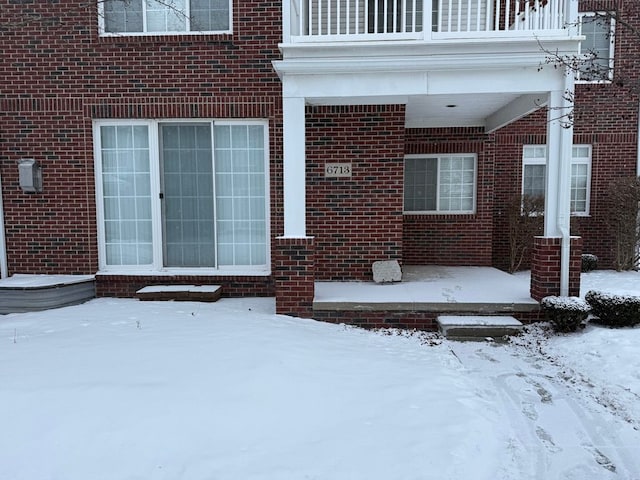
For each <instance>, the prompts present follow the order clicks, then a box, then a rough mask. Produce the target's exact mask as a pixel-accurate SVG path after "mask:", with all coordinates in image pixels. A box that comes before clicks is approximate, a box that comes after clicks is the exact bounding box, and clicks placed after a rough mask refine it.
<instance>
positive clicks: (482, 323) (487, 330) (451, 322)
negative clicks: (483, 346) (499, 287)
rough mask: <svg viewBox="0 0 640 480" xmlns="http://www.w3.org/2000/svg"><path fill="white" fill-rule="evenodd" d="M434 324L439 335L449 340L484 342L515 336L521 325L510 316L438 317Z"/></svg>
mask: <svg viewBox="0 0 640 480" xmlns="http://www.w3.org/2000/svg"><path fill="white" fill-rule="evenodd" d="M436 322H437V324H438V329H439V330H440V333H442V335H444V337H445V338H447V339H450V340H484V339H485V338H488V337H491V338H502V337H504V336H505V335H516V334H518V333H519V332H520V331H521V330H522V323H520V321H518V320H517V319H516V318H514V317H511V316H503V315H501V316H483V315H440V316H439V317H438V318H437V319H436Z"/></svg>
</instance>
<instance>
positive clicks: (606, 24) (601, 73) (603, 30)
mask: <svg viewBox="0 0 640 480" xmlns="http://www.w3.org/2000/svg"><path fill="white" fill-rule="evenodd" d="M614 24H615V20H614V19H613V18H611V16H610V15H606V14H604V13H594V12H590V13H581V14H580V15H579V28H580V34H581V35H584V36H585V37H586V38H585V39H584V40H583V41H582V42H581V44H580V54H581V55H585V56H586V57H587V59H586V60H585V61H584V62H582V63H581V65H580V66H579V68H578V71H577V72H576V80H578V81H583V82H603V81H611V80H612V79H613V52H614Z"/></svg>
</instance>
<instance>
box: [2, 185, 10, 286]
mask: <svg viewBox="0 0 640 480" xmlns="http://www.w3.org/2000/svg"><path fill="white" fill-rule="evenodd" d="M6 246H7V245H6V243H5V236H4V210H3V208H2V178H0V278H6V277H7V275H8V274H9V272H8V271H7V249H6Z"/></svg>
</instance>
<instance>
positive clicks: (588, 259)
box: [582, 253, 598, 272]
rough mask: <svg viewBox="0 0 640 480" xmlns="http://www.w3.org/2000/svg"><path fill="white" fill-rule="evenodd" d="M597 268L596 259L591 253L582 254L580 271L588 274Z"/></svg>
mask: <svg viewBox="0 0 640 480" xmlns="http://www.w3.org/2000/svg"><path fill="white" fill-rule="evenodd" d="M596 268H598V257H596V256H595V255H592V254H591V253H584V254H583V255H582V271H583V272H590V271H591V270H595V269H596Z"/></svg>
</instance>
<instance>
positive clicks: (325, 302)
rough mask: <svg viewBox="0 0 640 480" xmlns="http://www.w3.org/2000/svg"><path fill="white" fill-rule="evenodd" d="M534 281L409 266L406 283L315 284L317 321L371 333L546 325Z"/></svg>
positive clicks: (491, 272)
mask: <svg viewBox="0 0 640 480" xmlns="http://www.w3.org/2000/svg"><path fill="white" fill-rule="evenodd" d="M529 289H530V276H529V275H528V274H516V275H512V274H509V273H506V272H503V271H501V270H498V269H496V268H492V267H449V266H436V265H429V266H405V267H403V280H402V282H399V283H392V284H375V283H373V282H315V295H314V299H313V305H312V306H313V315H312V316H313V318H315V319H318V320H324V321H329V322H334V323H347V324H352V325H358V326H362V327H367V328H385V327H386V328H389V327H397V328H416V329H424V330H435V329H436V328H437V327H436V320H437V318H438V316H442V315H481V316H485V315H486V316H489V315H492V316H495V315H510V316H513V317H515V318H517V319H518V320H520V321H521V322H523V323H529V322H532V321H536V320H540V319H542V317H541V313H540V308H539V304H538V302H537V301H536V300H534V299H533V298H531V296H530V293H529Z"/></svg>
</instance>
